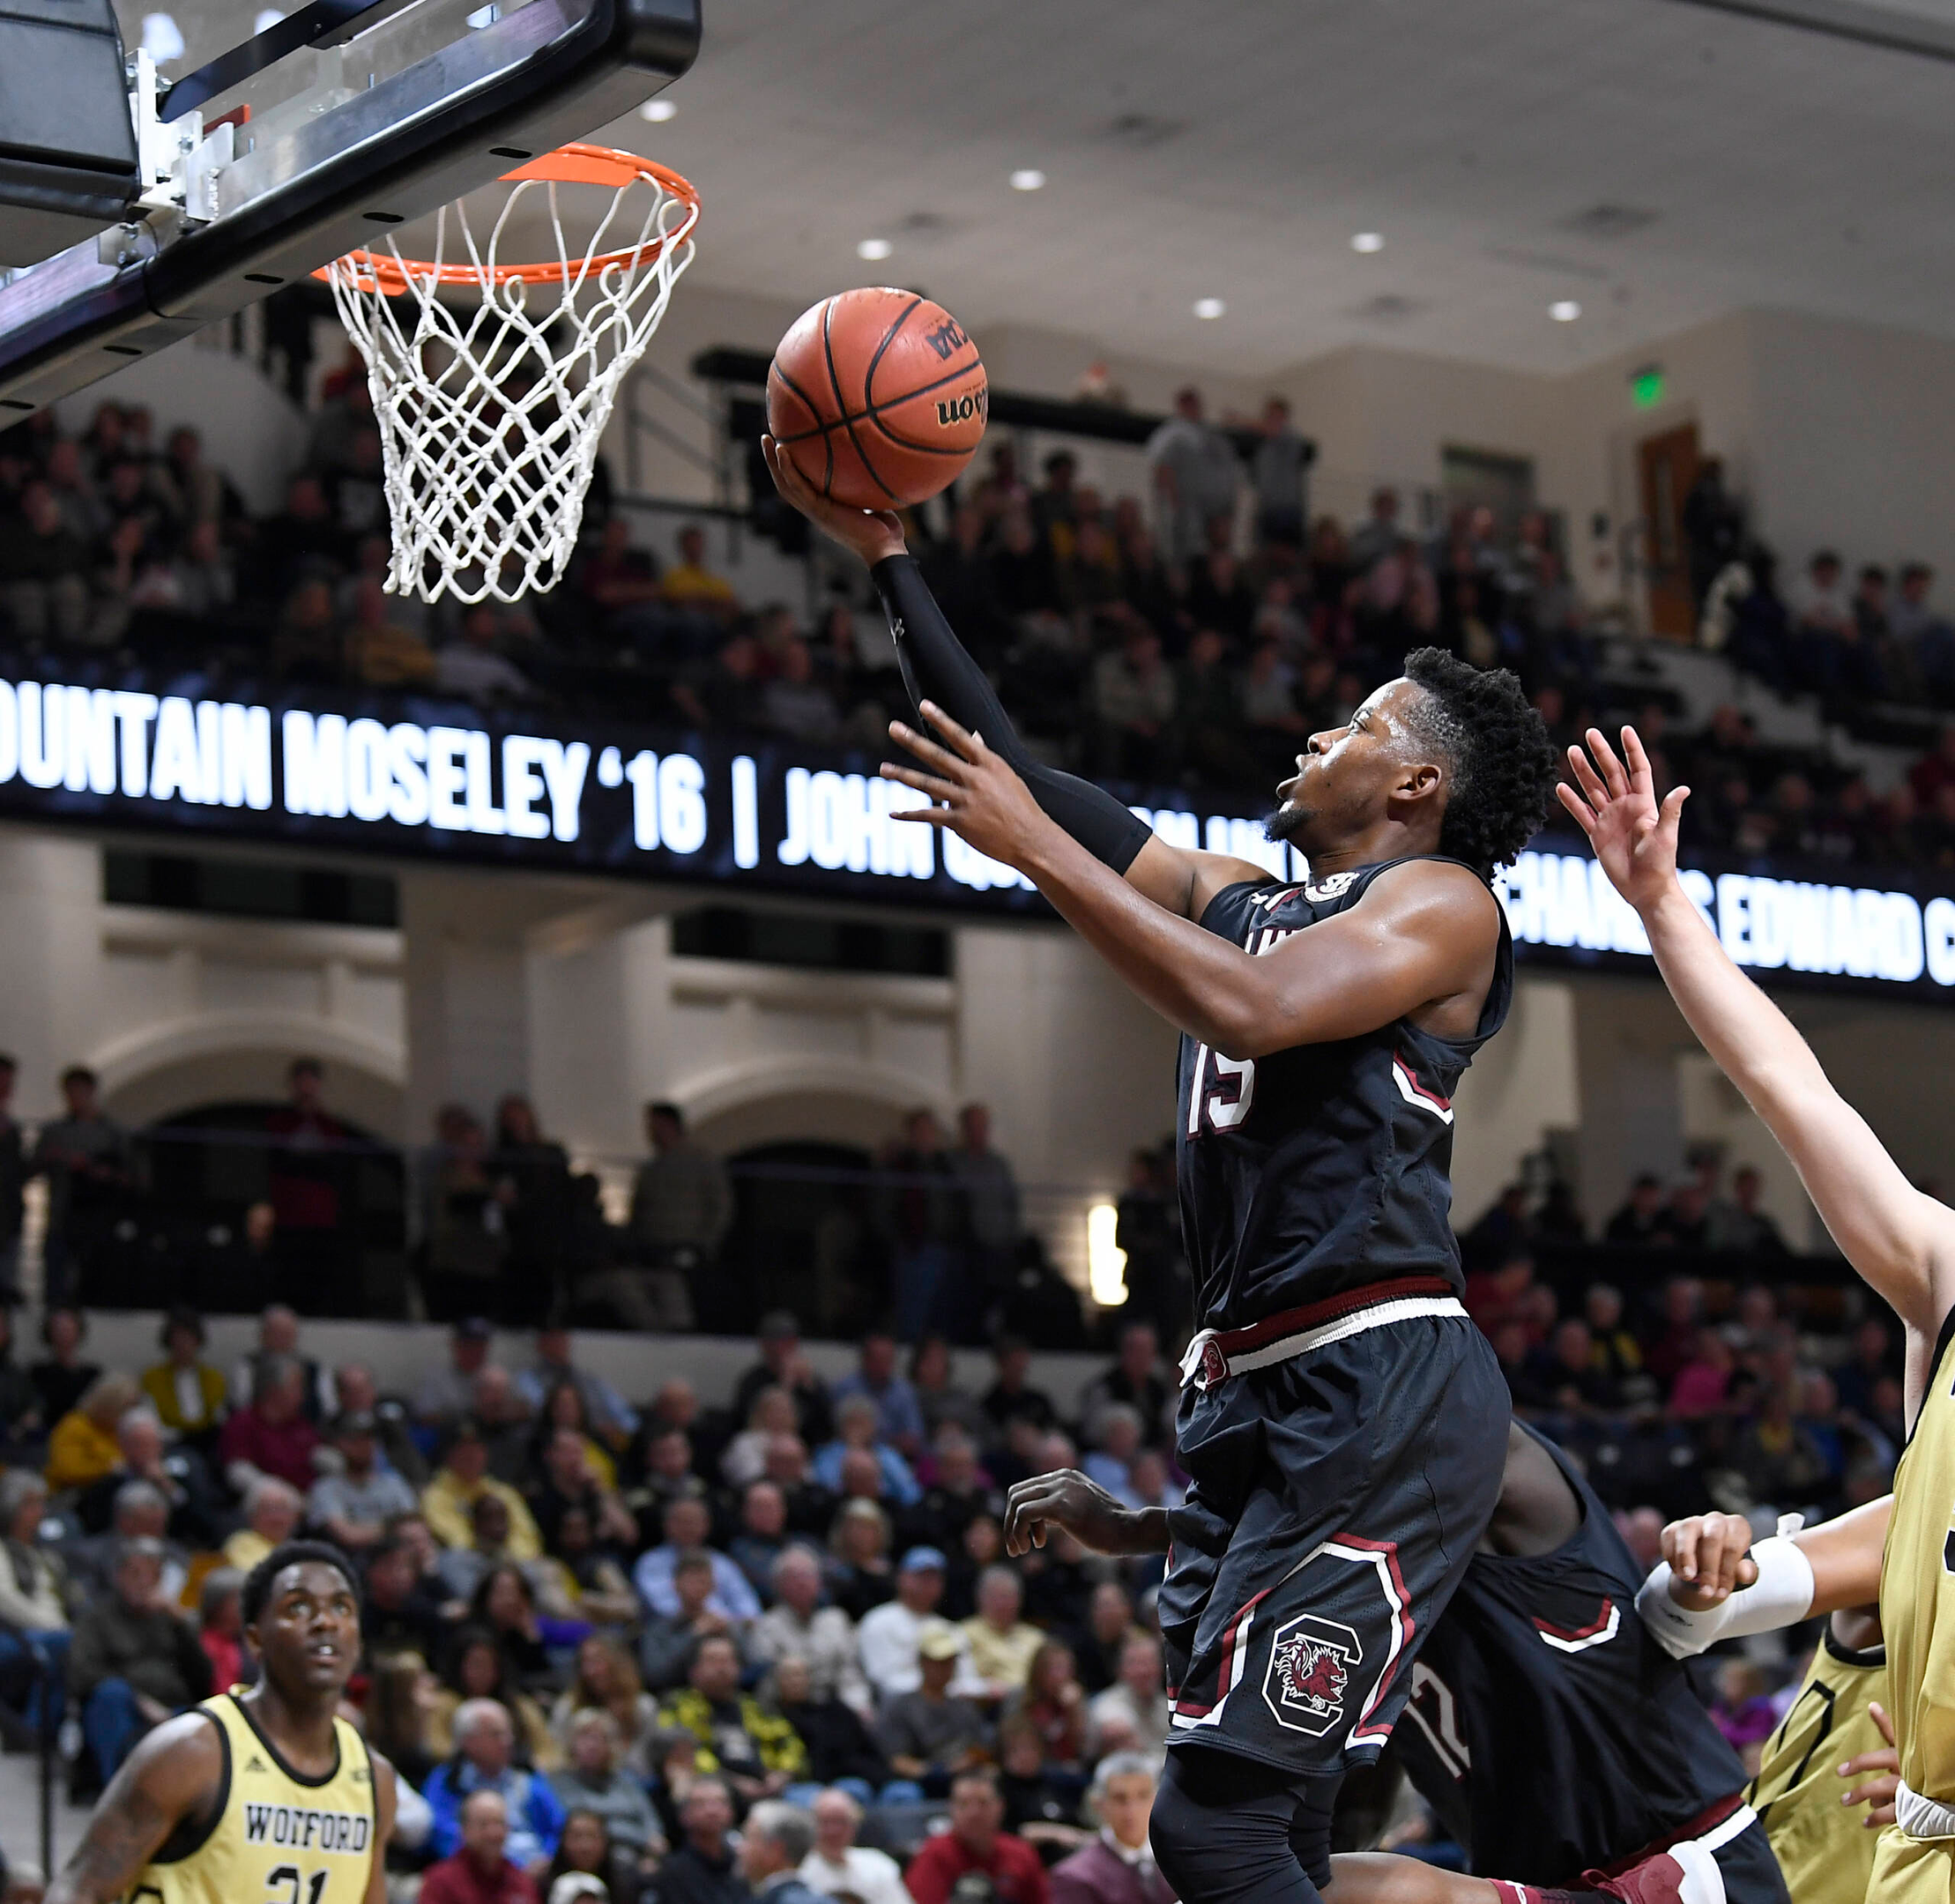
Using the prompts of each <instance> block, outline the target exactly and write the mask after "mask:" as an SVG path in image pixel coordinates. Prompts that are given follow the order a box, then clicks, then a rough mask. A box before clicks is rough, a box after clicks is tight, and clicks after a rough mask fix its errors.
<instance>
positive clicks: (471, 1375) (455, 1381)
mask: <svg viewBox="0 0 1955 1904" xmlns="http://www.w3.org/2000/svg"><path fill="white" fill-rule="evenodd" d="M493 1341H494V1330H492V1329H491V1328H489V1326H488V1324H487V1322H485V1321H484V1320H482V1319H481V1318H480V1317H479V1316H468V1317H465V1318H464V1319H463V1320H461V1321H459V1322H457V1323H456V1325H455V1326H454V1328H452V1329H450V1331H449V1336H448V1361H447V1364H446V1365H444V1366H442V1367H439V1368H434V1369H430V1370H429V1371H428V1372H427V1374H425V1375H424V1376H422V1377H421V1379H420V1385H419V1386H418V1387H416V1388H415V1390H414V1398H413V1404H412V1408H411V1412H412V1413H413V1417H414V1419H415V1420H416V1421H417V1422H419V1423H420V1424H421V1425H422V1426H423V1427H427V1428H444V1429H445V1428H452V1427H453V1426H454V1425H455V1424H456V1423H457V1421H458V1420H460V1419H461V1417H463V1416H465V1415H466V1414H467V1413H468V1412H469V1411H470V1409H472V1407H473V1405H474V1402H475V1378H476V1377H477V1376H478V1375H479V1374H480V1373H481V1372H482V1371H483V1370H484V1369H485V1368H487V1366H488V1365H489V1345H490V1343H491V1342H493Z"/></svg>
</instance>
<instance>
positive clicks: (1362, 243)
mask: <svg viewBox="0 0 1955 1904" xmlns="http://www.w3.org/2000/svg"><path fill="white" fill-rule="evenodd" d="M1351 249H1352V250H1354V251H1382V250H1383V249H1385V234H1384V233H1383V232H1353V233H1352V234H1351Z"/></svg>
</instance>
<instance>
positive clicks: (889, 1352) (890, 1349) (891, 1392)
mask: <svg viewBox="0 0 1955 1904" xmlns="http://www.w3.org/2000/svg"><path fill="white" fill-rule="evenodd" d="M829 1392H830V1395H832V1397H833V1399H834V1402H835V1405H836V1412H837V1415H838V1416H839V1413H840V1410H841V1408H842V1404H843V1403H844V1402H847V1401H848V1400H849V1399H850V1397H851V1396H852V1395H866V1396H867V1397H868V1399H869V1400H870V1401H871V1402H874V1404H875V1409H876V1430H875V1432H876V1438H877V1439H879V1440H881V1441H884V1442H887V1443H888V1445H889V1446H890V1447H893V1448H895V1449H896V1452H897V1453H898V1454H901V1455H902V1456H903V1459H904V1460H905V1461H914V1460H915V1459H916V1458H917V1456H918V1455H919V1454H922V1453H923V1443H924V1426H923V1407H922V1404H921V1403H920V1402H918V1400H917V1391H916V1390H915V1389H914V1388H912V1387H911V1386H910V1384H909V1382H908V1381H907V1380H904V1379H903V1376H901V1375H899V1374H898V1373H897V1372H896V1337H895V1336H894V1335H891V1334H890V1333H889V1332H888V1330H887V1329H871V1330H870V1331H869V1333H868V1334H867V1335H865V1336H864V1337H863V1338H862V1353H861V1355H860V1357H859V1358H858V1361H857V1364H856V1368H855V1371H854V1372H853V1373H852V1374H849V1375H844V1376H843V1378H842V1379H841V1380H839V1381H838V1382H836V1384H835V1386H834V1387H833V1388H832V1389H831V1390H830V1391H829ZM838 1425H839V1423H838Z"/></svg>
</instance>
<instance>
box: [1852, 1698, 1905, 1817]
mask: <svg viewBox="0 0 1955 1904" xmlns="http://www.w3.org/2000/svg"><path fill="white" fill-rule="evenodd" d="M1867 1714H1868V1716H1869V1717H1870V1719H1871V1720H1872V1721H1873V1722H1874V1724H1875V1726H1876V1728H1877V1729H1878V1731H1879V1733H1880V1736H1881V1737H1883V1738H1884V1739H1885V1740H1886V1741H1887V1744H1886V1745H1885V1747H1884V1749H1883V1750H1882V1751H1879V1752H1862V1753H1861V1755H1860V1756H1859V1758H1857V1759H1847V1762H1846V1764H1845V1765H1843V1766H1840V1777H1841V1778H1843V1779H1851V1778H1856V1779H1860V1780H1862V1783H1860V1784H1858V1785H1855V1787H1854V1789H1852V1790H1851V1791H1849V1792H1848V1793H1847V1796H1845V1797H1844V1798H1842V1799H1841V1800H1840V1804H1843V1805H1856V1804H1863V1805H1866V1806H1868V1807H1869V1808H1870V1809H1869V1811H1868V1813H1867V1816H1866V1817H1865V1818H1863V1819H1862V1823H1863V1824H1864V1825H1865V1826H1866V1827H1867V1829H1868V1830H1869V1831H1878V1830H1879V1829H1880V1827H1881V1826H1883V1825H1892V1823H1893V1822H1894V1794H1895V1792H1896V1791H1898V1790H1899V1788H1900V1754H1899V1752H1897V1751H1896V1750H1895V1749H1894V1723H1893V1721H1892V1720H1891V1719H1890V1718H1889V1717H1888V1716H1887V1713H1886V1709H1885V1708H1884V1707H1882V1706H1881V1705H1880V1704H1879V1702H1878V1701H1876V1702H1874V1703H1873V1704H1872V1705H1870V1706H1869V1707H1868V1708H1867ZM1868 1773H1872V1774H1873V1776H1872V1777H1871V1778H1868V1777H1867V1776H1866V1774H1868Z"/></svg>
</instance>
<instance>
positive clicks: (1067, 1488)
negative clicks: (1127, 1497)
mask: <svg viewBox="0 0 1955 1904" xmlns="http://www.w3.org/2000/svg"><path fill="white" fill-rule="evenodd" d="M1141 1518H1142V1517H1141V1515H1139V1514H1133V1513H1131V1512H1129V1511H1128V1510H1127V1509H1126V1508H1125V1507H1123V1506H1121V1505H1120V1504H1119V1501H1117V1500H1115V1499H1113V1497H1112V1496H1111V1494H1109V1493H1108V1492H1107V1491H1106V1490H1105V1489H1104V1488H1103V1487H1102V1486H1101V1485H1100V1484H1099V1483H1098V1482H1096V1481H1093V1480H1090V1479H1089V1478H1088V1477H1087V1476H1085V1475H1082V1473H1081V1472H1080V1471H1079V1469H1076V1468H1055V1469H1053V1470H1052V1472H1051V1473H1050V1474H1042V1475H1034V1476H1031V1478H1030V1480H1027V1481H1015V1482H1013V1484H1012V1487H1011V1491H1010V1493H1008V1494H1007V1496H1006V1497H1005V1551H1006V1552H1007V1554H1009V1555H1011V1556H1012V1557H1013V1558H1017V1557H1018V1556H1019V1555H1020V1554H1025V1553H1030V1551H1031V1550H1032V1549H1033V1548H1034V1547H1043V1546H1044V1544H1045V1537H1046V1536H1047V1535H1048V1534H1049V1533H1051V1532H1052V1529H1053V1528H1059V1530H1060V1531H1061V1532H1063V1533H1067V1534H1070V1535H1071V1536H1073V1538H1074V1540H1076V1541H1077V1542H1078V1543H1080V1545H1081V1546H1082V1547H1090V1548H1091V1549H1092V1550H1093V1551H1094V1552H1095V1553H1139V1552H1144V1551H1146V1550H1145V1549H1144V1548H1138V1547H1135V1546H1134V1544H1133V1542H1134V1538H1135V1536H1136V1534H1137V1533H1138V1531H1139V1529H1138V1527H1137V1525H1136V1523H1138V1522H1139V1521H1141Z"/></svg>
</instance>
